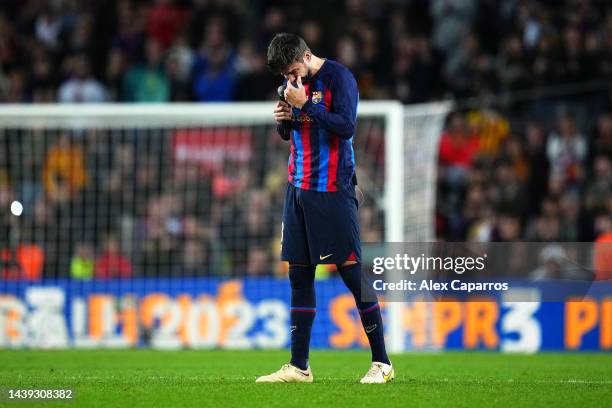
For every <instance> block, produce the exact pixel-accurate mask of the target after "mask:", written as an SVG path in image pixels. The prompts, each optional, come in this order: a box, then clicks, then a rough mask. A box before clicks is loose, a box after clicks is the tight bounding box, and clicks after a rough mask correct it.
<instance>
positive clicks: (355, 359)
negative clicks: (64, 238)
mask: <svg viewBox="0 0 612 408" xmlns="http://www.w3.org/2000/svg"><path fill="white" fill-rule="evenodd" d="M287 356H288V353H287V351H172V352H170V351H168V352H164V351H151V350H121V351H110V350H95V351H85V350H82V351H81V350H74V351H11V350H2V351H0V362H1V364H0V388H4V391H3V392H4V393H5V394H6V388H21V389H23V388H38V389H52V388H55V389H58V388H72V389H74V393H75V394H74V397H75V399H74V401H72V402H69V403H66V404H63V403H61V402H59V403H58V402H55V401H54V402H50V401H46V402H39V403H32V402H27V403H24V402H12V401H11V402H7V401H6V400H4V401H0V405H5V406H19V407H23V406H62V405H65V406H70V407H77V406H78V407H111V406H113V407H114V406H127V407H170V406H194V407H195V406H197V407H205V406H226V407H227V406H241V407H242V406H266V407H269V406H278V407H287V406H300V407H307V408H309V407H319V406H325V407H330V406H331V407H334V408H335V407H344V406H351V407H362V406H381V407H385V408H386V407H393V406H402V407H406V406H411V407H412V406H424V407H434V406H459V407H461V406H462V407H470V408H471V407H477V406H512V407H513V408H515V407H520V406H525V407H531V406H550V407H573V408H575V407H579V406H595V407H597V406H606V405H607V404H608V403H609V402H610V401H612V354H605V353H593V354H590V353H585V354H572V353H566V354H550V353H543V354H538V355H531V356H530V355H504V354H497V353H474V352H471V353H470V352H458V353H441V354H401V355H393V356H392V360H393V362H394V365H395V367H396V374H397V375H396V379H395V381H394V382H393V383H391V384H383V385H362V384H359V383H358V381H359V379H360V377H361V376H362V375H363V374H365V372H366V371H367V368H368V366H369V354H368V353H366V352H361V351H346V352H342V351H340V352H338V351H314V352H312V354H311V362H312V367H313V373H314V378H315V383H314V384H255V383H254V381H255V377H256V376H258V375H261V374H267V373H269V372H271V371H273V370H276V369H278V368H279V367H280V365H281V364H282V363H283V362H285V361H286V360H287ZM49 404H50V405H49ZM608 406H609V405H608Z"/></svg>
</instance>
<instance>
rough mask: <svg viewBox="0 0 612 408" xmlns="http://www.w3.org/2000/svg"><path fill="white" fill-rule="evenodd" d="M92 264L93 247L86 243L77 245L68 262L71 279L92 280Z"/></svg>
mask: <svg viewBox="0 0 612 408" xmlns="http://www.w3.org/2000/svg"><path fill="white" fill-rule="evenodd" d="M94 262H95V260H94V249H93V246H92V245H91V244H90V243H87V242H82V243H79V244H77V245H76V249H75V253H74V255H73V256H72V260H71V261H70V276H71V277H72V278H73V279H82V280H89V279H92V278H93V277H94Z"/></svg>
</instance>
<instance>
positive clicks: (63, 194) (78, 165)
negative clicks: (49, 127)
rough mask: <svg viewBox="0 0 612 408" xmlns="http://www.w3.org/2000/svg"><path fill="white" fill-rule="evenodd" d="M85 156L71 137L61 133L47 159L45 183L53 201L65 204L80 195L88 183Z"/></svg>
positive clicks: (46, 190)
mask: <svg viewBox="0 0 612 408" xmlns="http://www.w3.org/2000/svg"><path fill="white" fill-rule="evenodd" d="M87 179H88V176H87V170H86V168H85V155H84V153H83V150H82V149H81V147H80V146H78V145H77V144H76V143H74V142H73V141H72V140H71V137H70V136H69V135H68V134H67V133H65V132H61V133H60V134H59V136H58V138H57V141H56V142H55V144H53V145H52V146H51V147H50V148H49V151H48V152H47V156H46V158H45V162H44V167H43V183H44V187H45V193H46V194H47V197H49V198H50V199H51V200H53V201H57V202H65V201H67V200H69V199H72V198H73V197H74V196H75V195H76V194H78V193H79V192H80V191H81V190H82V189H83V187H84V186H85V184H86V183H87Z"/></svg>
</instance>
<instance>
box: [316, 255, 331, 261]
mask: <svg viewBox="0 0 612 408" xmlns="http://www.w3.org/2000/svg"><path fill="white" fill-rule="evenodd" d="M332 255H333V254H329V255H325V256H323V255H319V260H321V261H322V260H324V259H327V258H329V257H330V256H332Z"/></svg>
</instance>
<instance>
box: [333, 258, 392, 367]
mask: <svg viewBox="0 0 612 408" xmlns="http://www.w3.org/2000/svg"><path fill="white" fill-rule="evenodd" d="M338 272H339V273H340V276H341V277H342V280H343V281H344V284H345V285H346V287H347V288H348V289H349V290H350V291H351V293H352V294H353V297H354V298H355V303H356V304H357V309H358V310H359V316H360V317H361V324H362V325H363V328H364V330H365V332H366V335H367V336H368V341H369V342H370V349H371V350H372V361H377V362H380V363H385V364H391V363H390V361H389V357H388V356H387V351H386V349H385V332H384V329H383V322H382V316H381V314H380V307H379V305H378V301H369V302H368V301H365V302H364V301H363V299H362V296H361V295H362V293H361V264H358V263H356V264H352V265H347V266H344V267H339V268H338ZM368 287H369V286H368ZM367 298H368V300H370V299H376V294H375V293H374V290H373V289H372V292H371V293H368V296H367Z"/></svg>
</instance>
